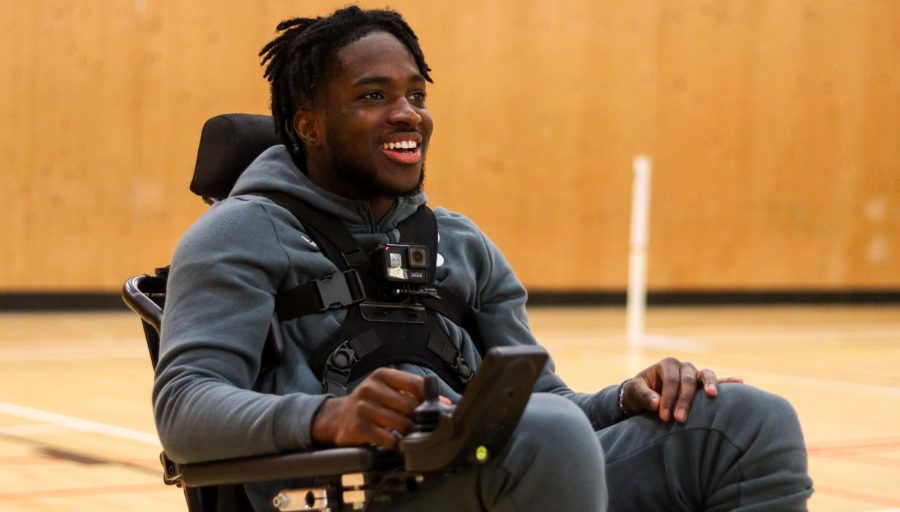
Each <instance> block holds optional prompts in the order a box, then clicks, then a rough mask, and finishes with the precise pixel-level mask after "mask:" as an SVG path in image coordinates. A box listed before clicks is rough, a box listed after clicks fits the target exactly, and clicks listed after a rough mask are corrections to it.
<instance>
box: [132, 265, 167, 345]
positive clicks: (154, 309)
mask: <svg viewBox="0 0 900 512" xmlns="http://www.w3.org/2000/svg"><path fill="white" fill-rule="evenodd" d="M160 282H161V283H160ZM160 286H161V289H157V288H160ZM151 293H165V278H160V277H154V276H148V275H146V274H144V275H140V276H134V277H132V278H131V279H128V280H127V281H125V284H123V285H122V300H124V301H125V305H126V306H128V307H129V308H130V309H131V310H132V311H134V312H135V313H137V314H138V315H139V316H140V317H141V319H142V320H143V321H145V322H147V324H149V325H151V326H152V327H153V328H154V329H155V330H156V332H157V333H159V328H160V325H162V312H163V310H162V306H160V305H159V304H157V303H156V302H154V301H153V299H151V298H150V296H149V294H151Z"/></svg>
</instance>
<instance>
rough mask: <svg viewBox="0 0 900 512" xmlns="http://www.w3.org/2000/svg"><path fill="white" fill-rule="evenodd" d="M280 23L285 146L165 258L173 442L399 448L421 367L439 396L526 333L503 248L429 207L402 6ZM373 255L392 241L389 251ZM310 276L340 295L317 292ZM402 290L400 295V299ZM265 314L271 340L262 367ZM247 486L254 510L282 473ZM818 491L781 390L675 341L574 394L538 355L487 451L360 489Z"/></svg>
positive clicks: (801, 500)
mask: <svg viewBox="0 0 900 512" xmlns="http://www.w3.org/2000/svg"><path fill="white" fill-rule="evenodd" d="M278 29H279V30H280V31H281V34H280V35H279V37H277V38H276V39H275V40H273V41H272V42H271V43H269V44H268V45H267V46H266V47H265V48H264V49H263V51H262V52H261V55H263V63H264V64H266V65H267V68H266V72H265V76H266V77H267V78H268V79H269V81H270V82H271V88H272V113H273V118H274V120H275V125H276V130H277V131H278V132H279V134H280V136H281V138H282V140H283V141H284V144H283V145H278V146H274V147H272V148H270V149H268V150H266V151H265V152H263V153H262V154H261V155H260V156H259V157H258V158H257V159H256V161H254V162H253V163H252V164H251V165H250V166H249V167H248V168H247V170H246V171H245V172H244V173H243V174H242V176H241V177H240V178H239V180H238V182H237V183H236V185H235V187H234V189H233V190H232V192H231V195H230V197H229V198H228V199H226V200H224V201H221V202H219V203H217V204H215V205H214V206H212V207H211V208H210V209H209V211H208V212H207V213H206V214H204V215H203V216H202V217H201V218H200V219H199V220H198V221H197V223H196V224H195V225H194V226H193V227H192V228H191V229H190V231H189V232H188V233H187V234H186V235H185V237H184V238H183V239H182V241H181V242H180V243H179V246H178V248H177V250H176V253H175V256H174V258H173V262H172V270H171V274H170V278H169V288H168V298H167V304H166V313H165V316H164V321H163V329H162V351H161V355H160V361H159V365H158V370H157V376H156V383H155V387H154V407H155V413H156V419H157V425H158V428H159V433H160V438H161V440H162V442H163V446H164V447H165V449H166V451H167V453H168V454H169V456H171V457H172V458H173V459H175V460H177V461H179V462H198V461H205V460H214V459H223V458H234V457H242V456H250V455H260V454H266V453H277V452H283V451H296V450H305V449H312V448H316V447H321V446H357V445H367V444H375V445H380V446H383V447H385V448H388V449H392V448H395V447H396V446H397V443H398V439H399V438H400V437H401V436H403V435H404V434H406V433H408V432H410V431H411V429H412V428H413V421H412V416H413V409H414V408H415V407H416V406H417V405H418V404H419V403H420V401H421V400H422V398H423V395H424V379H423V377H424V376H427V375H436V376H437V377H438V378H439V379H440V382H441V393H442V394H443V395H444V396H445V397H448V399H449V400H451V401H455V400H457V399H458V398H459V396H460V394H461V393H462V392H463V391H464V390H465V386H466V383H467V382H468V380H469V379H470V378H471V376H472V372H473V370H475V369H477V367H478V365H479V362H480V361H481V355H482V354H483V352H484V350H485V349H487V348H490V347H492V346H509V345H533V344H536V343H537V342H536V340H535V339H534V338H533V336H532V334H531V332H530V330H529V328H528V323H527V317H526V313H525V302H526V292H525V289H524V287H523V286H522V285H521V283H520V282H519V281H518V280H517V279H516V277H515V275H514V273H513V271H512V269H511V268H510V266H509V265H508V263H507V262H506V260H505V259H504V257H503V255H502V254H501V252H500V251H499V250H498V249H497V247H495V246H494V245H493V244H492V243H491V242H490V241H489V240H488V239H487V238H486V237H485V236H484V234H483V233H481V231H480V230H479V229H478V228H477V226H475V224H474V223H472V222H471V221H470V220H469V219H467V218H465V217H464V216H462V215H459V214H456V213H453V212H449V211H447V210H443V209H437V210H436V211H434V212H432V211H431V210H430V209H428V208H427V207H426V206H425V202H426V201H425V196H424V194H423V193H422V190H421V187H422V183H423V179H424V172H425V171H424V163H425V157H426V154H427V151H428V147H429V143H430V141H431V133H432V129H433V121H432V118H431V116H430V114H429V113H428V110H427V108H426V85H427V84H428V83H429V82H430V81H431V79H430V77H429V74H428V73H429V68H428V66H427V64H426V63H425V58H424V56H423V54H422V51H421V49H420V47H419V44H418V40H417V38H416V36H415V34H414V33H413V32H412V30H411V29H410V28H409V27H408V26H407V24H406V23H405V22H404V21H403V19H402V18H401V17H400V16H399V15H398V14H397V13H395V12H392V11H385V10H373V11H364V10H361V9H359V8H356V7H349V8H346V9H342V10H339V11H337V12H335V13H334V14H332V15H331V16H328V17H324V18H308V19H307V18H299V19H292V20H287V21H285V22H282V23H281V24H280V25H279V27H278ZM511 129H512V128H511ZM423 226H424V228H423ZM385 251H387V252H385ZM376 253H378V254H382V255H383V254H389V255H390V256H391V258H390V261H389V262H387V263H384V264H385V265H386V266H387V267H386V269H385V268H380V267H379V265H380V264H381V263H379V261H380V260H378V259H377V258H374V254H376ZM395 255H396V256H397V257H396V259H394V258H393V256H395ZM416 255H418V256H416ZM384 261H387V260H384ZM407 267H408V268H407ZM379 269H380V270H379ZM379 271H383V273H381V274H379V273H378V272H379ZM348 276H354V277H348ZM323 283H327V287H329V289H335V287H336V288H339V289H340V290H341V291H342V293H341V294H339V295H340V296H341V297H343V298H342V299H340V301H339V302H340V303H339V304H330V306H333V307H328V306H329V304H324V307H323V304H320V303H316V302H315V300H312V301H311V299H309V297H311V296H315V293H314V292H315V291H316V290H319V289H320V287H321V286H325V285H324V284H323ZM386 304H387V305H386ZM398 310H402V311H403V312H404V313H405V314H408V315H409V316H406V317H404V319H403V320H402V321H399V320H396V319H392V318H394V317H391V314H390V313H391V312H396V311H398ZM273 312H277V313H278V317H279V320H280V323H279V325H278V328H279V330H280V333H281V335H282V337H283V339H284V342H285V343H284V355H283V357H282V358H281V361H280V363H279V364H278V366H276V367H275V368H274V369H272V370H269V371H262V370H261V368H263V366H264V361H263V354H264V352H265V350H264V348H265V340H266V333H267V330H268V328H269V325H270V321H271V319H272V314H273ZM379 315H380V316H379ZM465 318H474V319H475V320H474V324H475V325H474V326H473V325H470V323H467V322H465V321H463V320H464V319H465ZM410 319H413V320H410ZM604 452H605V460H604ZM246 487H247V491H248V494H249V496H250V497H251V500H252V502H253V504H254V507H255V508H256V509H258V510H266V509H269V508H270V507H271V497H272V495H273V493H274V491H277V490H278V488H277V487H275V486H274V484H273V485H267V484H261V485H248V486H246ZM810 493H811V482H810V481H809V478H808V476H807V474H806V453H805V447H804V444H803V439H802V435H801V433H800V428H799V425H798V423H797V418H796V415H795V414H794V412H793V410H792V409H791V407H790V405H788V404H787V403H786V402H785V401H784V400H783V399H780V398H778V397H775V396H773V395H770V394H767V393H764V392H762V391H759V390H757V389H754V388H752V387H750V386H744V385H741V384H737V383H731V382H728V383H727V385H722V386H720V382H719V381H718V380H717V379H716V376H715V374H714V373H713V372H711V371H709V370H702V371H699V370H697V369H696V368H695V367H694V366H693V365H691V364H690V363H682V362H680V361H678V360H676V359H673V358H667V359H664V360H662V361H660V362H659V363H657V364H655V365H653V366H651V367H649V368H647V369H646V370H645V371H643V372H641V373H640V374H639V375H638V376H636V377H634V378H632V379H628V380H626V381H625V382H623V383H622V384H620V385H611V386H608V387H606V388H604V389H602V390H601V391H599V392H597V393H590V394H588V393H576V392H574V391H572V390H571V389H569V388H568V387H567V386H566V385H565V383H564V382H563V381H562V380H561V379H560V378H559V377H558V376H557V375H556V374H555V372H554V367H553V364H552V363H549V364H548V365H547V366H546V367H545V368H544V370H543V372H542V374H541V376H540V377H539V379H538V382H537V384H536V385H535V393H534V394H533V395H532V397H531V399H530V401H529V403H528V406H527V408H526V410H525V413H524V415H523V416H522V419H521V421H520V423H519V425H518V427H517V428H516V431H515V432H514V434H513V436H512V439H511V441H510V442H509V444H508V445H507V447H506V449H505V450H504V451H503V452H502V453H500V454H497V455H496V456H495V457H494V458H492V459H491V460H490V461H489V462H488V463H487V464H485V465H483V466H479V467H478V468H472V469H469V470H463V471H458V472H455V473H453V474H451V475H443V476H438V477H432V478H429V479H427V480H426V482H425V484H424V485H423V486H422V487H420V488H419V489H418V490H417V491H416V492H412V493H409V494H406V495H404V496H401V497H396V498H395V499H394V501H392V502H390V503H387V504H384V503H376V504H374V507H373V509H378V510H432V511H440V510H448V511H449V510H454V511H460V510H463V511H469V510H472V511H475V510H491V511H495V510H496V511H501V510H502V511H507V510H510V511H511V510H535V511H543V510H577V511H595V510H597V511H599V510H606V507H607V503H608V506H609V509H610V510H642V511H644V510H646V511H653V510H659V511H673V510H744V511H750V510H805V507H806V505H805V503H806V499H807V498H808V496H809V494H810Z"/></svg>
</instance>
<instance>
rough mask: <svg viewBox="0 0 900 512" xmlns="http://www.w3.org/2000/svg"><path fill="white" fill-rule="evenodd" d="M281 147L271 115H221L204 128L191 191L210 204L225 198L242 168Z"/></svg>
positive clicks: (213, 118)
mask: <svg viewBox="0 0 900 512" xmlns="http://www.w3.org/2000/svg"><path fill="white" fill-rule="evenodd" d="M276 144H281V139H279V137H278V135H276V133H275V126H274V124H273V123H272V116H266V115H255V114H223V115H218V116H215V117H212V118H210V119H209V120H207V121H206V124H204V125H203V131H202V133H201V134H200V146H199V148H198V149H197V163H196V164H195V165H194V176H193V178H192V179H191V191H192V192H193V193H195V194H197V195H198V196H200V197H202V198H203V199H204V200H205V201H206V202H208V203H212V202H215V201H218V200H221V199H224V198H225V197H227V196H228V193H229V192H231V188H232V187H233V186H234V183H235V182H236V181H237V179H238V177H239V176H240V175H241V173H242V172H244V169H246V168H247V166H248V165H250V163H251V162H253V160H255V159H256V157H257V156H259V154H260V153H262V152H263V151H265V150H266V149H268V148H269V147H271V146H274V145H276Z"/></svg>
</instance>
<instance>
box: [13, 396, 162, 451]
mask: <svg viewBox="0 0 900 512" xmlns="http://www.w3.org/2000/svg"><path fill="white" fill-rule="evenodd" d="M0 414H9V415H10V416H17V417H19V418H26V419H29V420H34V421H43V422H45V423H51V424H53V425H57V426H60V427H64V428H69V429H72V430H80V431H82V432H91V433H94V434H101V435H105V436H110V437H117V438H119V439H127V440H129V441H137V442H139V443H146V444H151V445H154V446H160V444H159V438H157V437H156V435H154V434H148V433H146V432H139V431H137V430H131V429H127V428H122V427H115V426H113V425H106V424H104V423H97V422H95V421H88V420H83V419H80V418H73V417H72V416H64V415H62V414H55V413H52V412H46V411H41V410H38V409H31V408H29V407H22V406H20V405H14V404H7V403H4V402H0Z"/></svg>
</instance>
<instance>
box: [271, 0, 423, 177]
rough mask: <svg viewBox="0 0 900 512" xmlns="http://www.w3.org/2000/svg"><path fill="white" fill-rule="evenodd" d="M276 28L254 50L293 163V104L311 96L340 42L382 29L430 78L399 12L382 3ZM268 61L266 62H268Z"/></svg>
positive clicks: (297, 154) (298, 154)
mask: <svg viewBox="0 0 900 512" xmlns="http://www.w3.org/2000/svg"><path fill="white" fill-rule="evenodd" d="M278 31H279V32H281V34H279V35H278V37H276V38H275V39H273V40H272V41H270V42H269V44H267V45H266V46H265V47H263V49H262V50H261V51H260V52H259V55H260V57H262V65H263V66H266V70H265V73H263V76H264V77H265V78H266V79H267V80H268V81H269V84H270V85H271V92H272V117H273V120H274V123H275V131H276V132H277V133H278V135H279V136H280V137H281V140H282V141H283V142H284V144H285V145H286V146H287V147H288V150H289V151H290V152H291V155H292V156H293V157H294V160H295V162H297V164H298V165H303V164H304V161H305V155H304V152H303V145H302V144H301V143H300V140H299V137H297V134H296V133H295V132H294V127H293V119H294V114H295V113H296V111H297V109H298V108H300V107H304V106H311V105H313V104H314V103H315V101H316V96H317V94H318V92H319V87H320V86H321V85H322V84H323V83H324V82H325V80H327V78H328V73H330V72H332V71H333V69H332V67H333V66H334V64H335V62H336V61H335V58H334V57H335V54H336V53H337V52H338V50H340V49H341V48H343V47H345V46H347V45H348V44H350V43H352V42H354V41H357V40H359V39H361V38H363V37H364V36H366V35H368V34H370V33H372V32H387V33H389V34H391V35H393V36H394V37H396V38H397V39H398V40H400V42H401V43H403V45H404V46H406V48H407V49H409V51H410V53H411V54H412V56H413V59H414V60H415V62H416V66H417V67H418V68H419V73H421V74H422V76H423V77H424V78H425V79H426V80H428V81H429V82H431V81H432V80H431V77H430V76H429V75H428V72H429V71H431V68H429V67H428V64H426V63H425V56H424V55H423V54H422V49H421V48H420V47H419V39H418V38H417V37H416V34H415V32H413V30H412V29H411V28H410V27H409V25H407V23H406V21H404V20H403V17H402V16H400V14H399V13H397V12H395V11H391V10H385V9H373V10H363V9H360V8H359V7H357V6H350V7H345V8H343V9H339V10H337V11H335V12H334V13H333V14H331V16H328V17H317V18H292V19H289V20H284V21H282V22H281V23H279V24H278ZM267 64H268V65H267Z"/></svg>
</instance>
